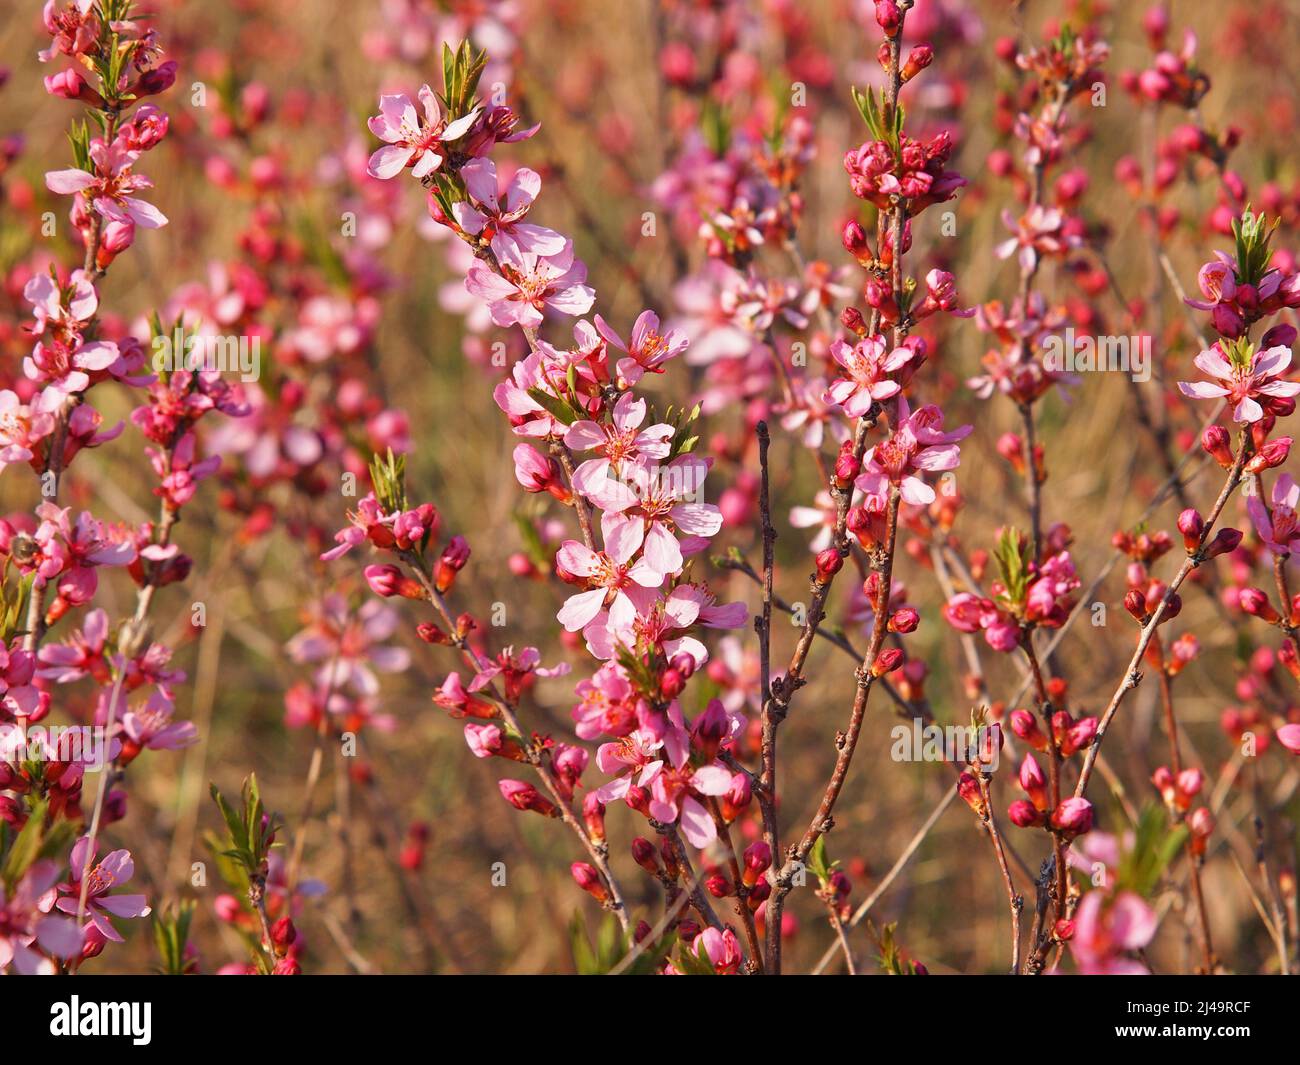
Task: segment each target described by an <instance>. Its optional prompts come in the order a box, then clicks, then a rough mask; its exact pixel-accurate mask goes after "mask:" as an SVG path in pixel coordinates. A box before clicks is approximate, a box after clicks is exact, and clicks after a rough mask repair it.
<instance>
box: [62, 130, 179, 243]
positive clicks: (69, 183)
mask: <svg viewBox="0 0 1300 1065" xmlns="http://www.w3.org/2000/svg"><path fill="white" fill-rule="evenodd" d="M139 157H140V153H139V152H133V151H131V150H130V149H128V148H127V147H126V145H125V143H124V142H123V141H121V140H120V139H119V140H115V141H113V143H112V144H109V145H106V144H105V143H104V142H103V141H102V140H98V139H96V140H93V141H91V142H90V161H91V162H92V163H93V164H94V165H95V170H94V171H93V172H91V171H86V170H79V169H77V168H76V167H72V168H70V169H68V170H51V171H50V172H49V173H47V174H46V175H45V187H46V188H47V189H49V190H50V191H51V192H57V193H59V194H60V195H63V196H71V195H73V194H74V193H78V192H79V193H81V194H82V195H84V196H85V197H86V199H87V200H89V201H90V204H91V206H92V207H94V209H95V211H96V212H97V213H99V214H100V215H102V216H103V217H104V218H105V219H106V220H107V221H110V222H131V223H132V224H134V225H138V226H144V228H145V229H160V228H162V227H163V226H165V225H166V224H167V216H166V215H164V214H163V213H162V212H161V211H160V210H158V208H157V207H155V206H153V204H151V203H146V202H145V201H144V200H141V199H138V198H137V197H135V196H133V195H131V194H132V193H134V192H138V191H139V190H140V189H151V188H153V182H152V181H150V180H149V179H148V178H147V177H145V176H144V175H143V174H133V173H132V172H131V166H132V164H133V163H135V161H136V160H137V159H138V158H139Z"/></svg>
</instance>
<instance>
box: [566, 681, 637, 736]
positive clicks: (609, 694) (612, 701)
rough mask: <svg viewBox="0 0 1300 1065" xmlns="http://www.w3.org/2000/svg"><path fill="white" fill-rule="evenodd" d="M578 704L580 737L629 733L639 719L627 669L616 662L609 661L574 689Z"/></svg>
mask: <svg viewBox="0 0 1300 1065" xmlns="http://www.w3.org/2000/svg"><path fill="white" fill-rule="evenodd" d="M574 690H575V694H576V695H577V696H578V700H579V702H578V705H577V706H575V707H574V708H573V720H574V721H575V722H577V727H576V728H575V731H576V732H577V734H578V737H579V739H584V740H592V739H595V738H596V737H597V736H601V735H604V736H626V735H627V734H628V733H629V732H631V731H632V729H633V728H635V727H636V723H637V708H636V705H635V699H634V698H633V694H634V693H633V690H632V685H631V683H630V682H629V681H628V679H627V673H626V672H625V671H624V670H623V667H622V666H620V665H619V664H618V663H617V662H606V663H605V664H604V665H603V666H601V667H600V669H598V670H596V672H595V673H594V674H593V675H592V676H591V677H589V678H587V677H584V678H583V679H582V680H580V681H579V682H578V684H577V687H576V688H575V689H574Z"/></svg>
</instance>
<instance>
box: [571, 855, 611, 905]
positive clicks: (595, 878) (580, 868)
mask: <svg viewBox="0 0 1300 1065" xmlns="http://www.w3.org/2000/svg"><path fill="white" fill-rule="evenodd" d="M569 872H571V873H572V874H573V879H574V880H576V881H577V883H578V887H580V888H582V890H583V891H585V892H586V893H587V894H588V895H590V896H591V897H592V898H593V899H596V900H597V901H598V902H605V901H607V900H608V899H609V889H608V888H607V887H605V881H604V880H603V879H602V878H601V875H600V873H599V871H597V869H596V867H595V866H594V865H588V864H587V863H586V862H574V863H573V864H572V865H571V866H569Z"/></svg>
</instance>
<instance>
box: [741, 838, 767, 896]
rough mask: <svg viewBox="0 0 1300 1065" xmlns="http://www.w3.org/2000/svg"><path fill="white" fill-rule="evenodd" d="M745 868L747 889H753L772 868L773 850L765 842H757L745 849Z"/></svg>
mask: <svg viewBox="0 0 1300 1065" xmlns="http://www.w3.org/2000/svg"><path fill="white" fill-rule="evenodd" d="M744 867H745V873H744V881H745V886H746V887H753V886H754V884H756V883H757V882H758V878H759V877H761V876H762V875H763V874H764V873H766V872H767V871H768V869H770V868H771V867H772V848H771V847H769V846H768V845H767V842H766V841H765V840H761V839H759V840H755V841H754V842H753V843H751V844H750V845H749V846H748V847H746V848H745V860H744Z"/></svg>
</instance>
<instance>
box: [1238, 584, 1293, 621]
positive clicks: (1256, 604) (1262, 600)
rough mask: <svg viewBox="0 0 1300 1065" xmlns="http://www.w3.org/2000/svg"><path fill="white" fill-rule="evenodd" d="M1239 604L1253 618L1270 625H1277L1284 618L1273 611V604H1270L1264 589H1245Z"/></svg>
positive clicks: (1240, 596) (1239, 598)
mask: <svg viewBox="0 0 1300 1065" xmlns="http://www.w3.org/2000/svg"><path fill="white" fill-rule="evenodd" d="M1237 602H1238V603H1239V604H1240V605H1241V609H1242V610H1244V611H1245V612H1246V613H1247V614H1249V615H1250V616H1251V617H1256V618H1259V619H1260V620H1261V621H1266V622H1268V623H1269V624H1270V625H1276V624H1277V623H1278V622H1279V621H1281V620H1282V616H1281V615H1280V614H1279V613H1278V612H1277V611H1276V610H1274V609H1273V604H1272V603H1271V602H1269V598H1268V593H1267V592H1265V591H1264V590H1263V589H1262V588H1245V589H1243V590H1242V592H1241V594H1240V595H1239V596H1238V597H1237Z"/></svg>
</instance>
